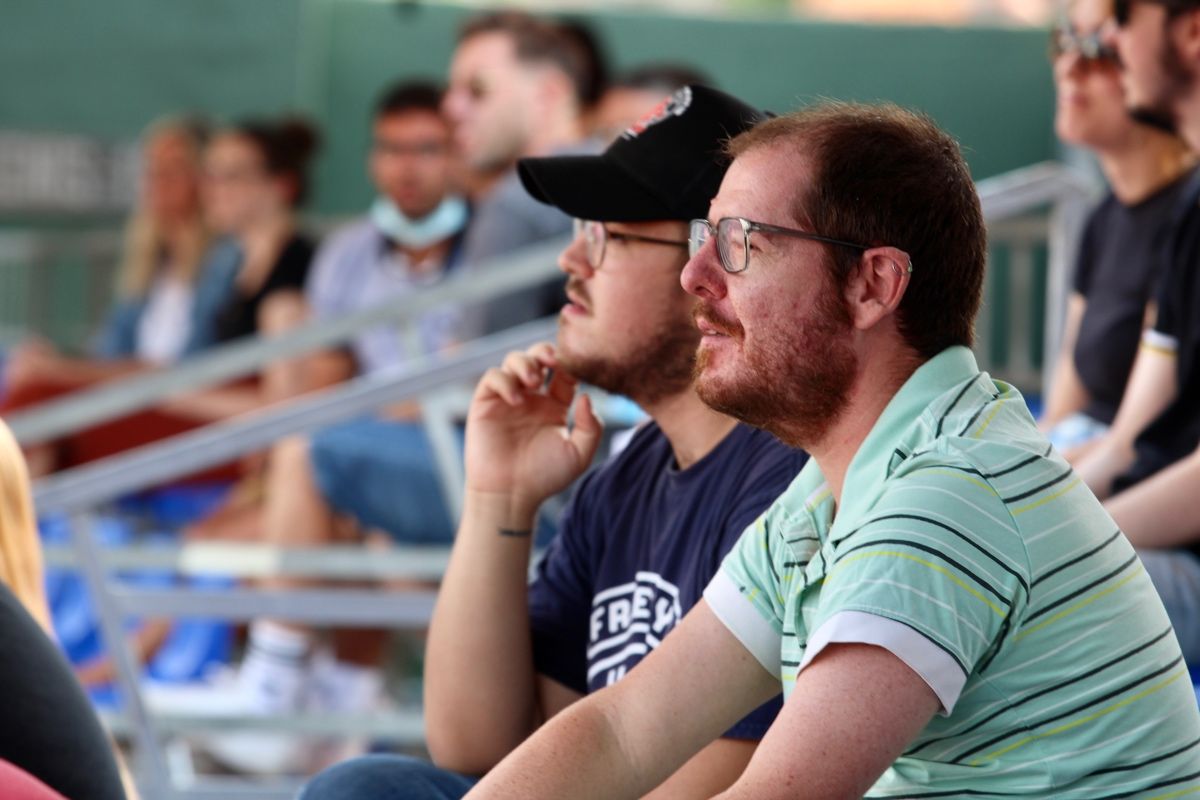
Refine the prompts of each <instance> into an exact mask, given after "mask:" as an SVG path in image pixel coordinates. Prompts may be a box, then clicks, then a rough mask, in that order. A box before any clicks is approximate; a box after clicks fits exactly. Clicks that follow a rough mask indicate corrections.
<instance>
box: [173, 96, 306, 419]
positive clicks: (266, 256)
mask: <svg viewBox="0 0 1200 800" xmlns="http://www.w3.org/2000/svg"><path fill="white" fill-rule="evenodd" d="M318 143H319V136H318V134H317V132H316V130H315V129H314V128H313V127H312V126H311V125H310V124H309V123H308V122H306V121H304V120H302V119H299V118H282V119H278V120H249V121H246V122H242V123H239V124H236V125H233V126H231V127H229V128H226V129H224V130H221V131H219V132H218V133H217V135H216V136H215V137H213V140H212V142H211V143H210V144H209V146H208V149H207V151H206V152H205V154H204V195H203V196H204V210H205V216H206V218H207V220H208V222H209V225H210V226H211V227H212V229H213V230H214V231H215V232H216V233H218V234H220V235H222V236H223V237H224V241H223V242H222V244H221V246H220V247H219V249H218V252H216V253H215V254H214V257H213V259H212V261H213V263H211V264H210V265H209V266H208V268H209V269H216V270H220V274H221V276H222V279H223V280H224V281H225V282H226V285H227V287H228V288H227V293H226V295H225V298H224V302H223V303H222V304H221V306H220V308H219V309H218V311H217V313H216V315H215V318H214V328H213V333H214V337H215V341H216V343H218V344H224V343H226V342H230V341H233V340H235V339H239V338H241V337H243V336H251V335H254V334H267V335H269V334H275V333H279V332H282V331H284V330H287V329H289V328H292V327H294V326H295V325H297V324H299V322H300V321H301V319H300V317H299V316H298V314H297V309H298V303H297V302H296V301H297V300H298V299H300V298H301V297H302V296H303V292H304V284H305V281H306V280H307V278H308V271H309V267H310V266H311V264H312V259H313V254H314V251H315V245H314V243H313V240H312V239H311V238H310V237H309V236H308V235H307V234H305V233H304V232H303V231H301V230H300V227H299V220H298V210H299V208H300V207H301V206H302V205H303V204H304V202H305V200H307V198H308V193H309V172H310V169H311V164H312V159H313V156H314V155H315V153H316V150H317V147H318ZM290 384H291V382H290V381H287V380H285V379H282V378H278V377H275V376H273V375H271V374H270V371H269V369H268V371H267V372H266V373H264V375H263V387H262V388H263V389H264V390H265V391H262V392H260V391H259V389H258V387H237V388H229V389H217V390H212V391H208V392H199V393H194V394H191V395H187V396H184V397H181V398H177V399H174V400H171V401H168V402H167V404H166V406H167V407H168V408H170V409H172V410H174V411H176V412H177V413H181V414H184V415H189V416H193V417H196V418H198V419H200V420H202V421H206V422H207V421H214V420H217V419H223V418H225V417H228V416H231V415H233V414H238V413H242V412H244V411H249V410H253V409H255V408H258V407H259V406H260V405H262V404H263V402H272V401H275V400H280V399H283V398H285V397H287V396H290V395H291V394H292V391H293V389H294V388H295V387H293V386H291V385H290Z"/></svg>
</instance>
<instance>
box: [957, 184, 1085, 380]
mask: <svg viewBox="0 0 1200 800" xmlns="http://www.w3.org/2000/svg"><path fill="white" fill-rule="evenodd" d="M1097 188H1098V187H1097V185H1096V183H1095V181H1093V180H1090V179H1089V178H1088V177H1087V176H1086V175H1085V174H1084V173H1082V172H1080V171H1079V170H1077V169H1074V168H1072V167H1068V166H1066V165H1064V164H1059V163H1056V162H1045V163H1042V164H1034V165H1032V166H1029V167H1025V168H1023V169H1018V170H1014V171H1012V172H1007V173H1005V174H1003V175H997V176H996V177H993V178H988V179H986V180H983V181H980V182H979V184H978V186H977V189H978V191H979V200H980V204H981V206H982V208H983V217H984V219H985V220H987V221H988V222H997V221H1000V220H1006V219H1010V218H1012V217H1014V216H1017V215H1020V214H1025V213H1027V212H1029V211H1032V210H1035V209H1039V208H1045V207H1046V206H1050V207H1051V211H1050V219H1049V223H1048V226H1047V230H1048V234H1047V239H1046V245H1047V253H1048V261H1049V263H1048V269H1047V270H1046V309H1045V323H1046V324H1045V325H1044V327H1043V332H1042V353H1044V354H1045V357H1044V358H1043V363H1042V381H1041V383H1042V391H1043V393H1045V392H1046V391H1048V390H1049V387H1050V384H1051V381H1052V380H1053V379H1054V374H1053V371H1054V366H1055V363H1056V361H1057V360H1056V359H1055V357H1054V354H1056V353H1057V352H1058V350H1059V347H1060V346H1061V344H1062V336H1063V320H1064V319H1065V317H1066V309H1067V295H1068V288H1067V285H1068V276H1069V275H1070V273H1071V270H1072V268H1073V267H1074V264H1075V259H1076V256H1077V253H1078V252H1079V240H1080V237H1081V236H1082V233H1083V226H1084V222H1085V220H1086V218H1087V212H1088V208H1089V207H1090V205H1091V202H1092V199H1093V198H1094V197H1095V195H1096V193H1097Z"/></svg>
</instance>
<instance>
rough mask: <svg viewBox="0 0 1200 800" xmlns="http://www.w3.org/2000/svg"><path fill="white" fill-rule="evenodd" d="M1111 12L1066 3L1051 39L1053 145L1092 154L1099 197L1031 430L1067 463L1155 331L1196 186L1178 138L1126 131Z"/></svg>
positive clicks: (1104, 0) (1150, 130)
mask: <svg viewBox="0 0 1200 800" xmlns="http://www.w3.org/2000/svg"><path fill="white" fill-rule="evenodd" d="M1111 15H1112V3H1111V0H1076V2H1073V3H1071V5H1070V6H1069V8H1068V11H1067V16H1066V19H1065V20H1064V21H1063V22H1062V24H1061V25H1060V26H1059V27H1057V28H1056V29H1055V30H1054V32H1053V34H1052V38H1051V57H1052V61H1053V66H1054V81H1055V85H1056V87H1057V90H1058V104H1057V107H1056V115H1055V128H1056V130H1057V132H1058V136H1059V138H1060V139H1062V141H1064V142H1066V143H1067V144H1070V145H1074V146H1076V147H1082V148H1085V149H1087V150H1089V151H1091V152H1093V153H1095V154H1096V156H1097V158H1098V159H1099V162H1100V167H1101V169H1102V170H1103V172H1104V176H1105V178H1106V179H1107V180H1108V184H1109V187H1110V188H1109V192H1108V194H1107V195H1106V196H1105V197H1104V199H1103V200H1102V201H1101V202H1100V205H1099V206H1097V207H1096V208H1095V209H1094V210H1093V211H1092V213H1091V216H1090V217H1089V219H1088V221H1087V225H1086V228H1085V229H1084V234H1083V241H1082V242H1081V243H1080V248H1079V259H1078V261H1077V263H1076V267H1075V277H1074V283H1073V291H1072V293H1071V296H1070V299H1069V301H1068V306H1067V318H1066V324H1065V327H1064V334H1063V346H1062V350H1061V352H1060V353H1059V357H1058V361H1057V366H1056V368H1055V372H1054V382H1053V384H1052V385H1051V389H1050V392H1049V394H1048V396H1047V398H1046V409H1045V414H1044V415H1043V417H1042V420H1041V425H1042V428H1043V429H1044V430H1046V431H1047V432H1048V436H1049V438H1050V441H1051V443H1053V444H1054V445H1055V446H1056V447H1058V448H1059V449H1060V450H1062V451H1063V452H1065V453H1067V454H1068V455H1069V456H1071V457H1078V456H1079V455H1081V454H1082V453H1081V448H1085V447H1086V446H1087V444H1088V443H1089V442H1094V441H1095V440H1096V439H1097V438H1098V437H1099V436H1101V435H1102V434H1103V433H1104V432H1105V431H1106V430H1107V429H1108V427H1109V426H1110V425H1111V424H1112V421H1113V418H1114V417H1115V416H1116V413H1117V407H1118V406H1119V405H1120V402H1121V396H1122V394H1123V393H1124V391H1125V384H1126V382H1127V381H1128V379H1129V373H1130V370H1131V369H1132V368H1133V361H1134V357H1135V356H1136V355H1137V350H1138V342H1139V340H1140V339H1141V335H1142V328H1143V327H1146V326H1148V325H1150V324H1151V323H1152V322H1153V320H1154V294H1155V291H1156V289H1157V287H1158V281H1159V277H1160V275H1161V272H1162V265H1163V261H1164V257H1165V253H1164V252H1163V251H1164V245H1165V244H1166V239H1167V237H1168V236H1169V234H1170V233H1171V222H1172V216H1171V211H1172V209H1173V208H1174V206H1175V205H1176V204H1177V203H1178V202H1179V200H1180V196H1181V195H1182V193H1183V191H1184V189H1185V188H1186V186H1187V185H1188V180H1189V179H1190V178H1191V176H1192V175H1193V174H1195V169H1194V167H1195V163H1196V158H1195V156H1194V155H1193V154H1192V152H1191V151H1190V150H1189V149H1188V146H1187V144H1186V143H1185V142H1184V141H1183V140H1182V139H1180V138H1179V137H1178V136H1177V135H1173V134H1171V133H1168V132H1166V131H1163V130H1161V129H1160V128H1158V127H1155V126H1152V125H1148V124H1145V123H1143V122H1138V121H1136V120H1134V119H1132V118H1131V117H1130V116H1129V114H1128V113H1127V111H1126V109H1125V94H1124V91H1123V90H1122V88H1121V67H1120V61H1119V59H1118V57H1117V52H1116V50H1115V49H1114V48H1112V47H1111V46H1110V45H1108V44H1106V43H1105V42H1104V41H1103V40H1102V38H1101V29H1102V27H1103V26H1104V24H1105V23H1106V22H1107V21H1108V20H1109V18H1110V17H1111Z"/></svg>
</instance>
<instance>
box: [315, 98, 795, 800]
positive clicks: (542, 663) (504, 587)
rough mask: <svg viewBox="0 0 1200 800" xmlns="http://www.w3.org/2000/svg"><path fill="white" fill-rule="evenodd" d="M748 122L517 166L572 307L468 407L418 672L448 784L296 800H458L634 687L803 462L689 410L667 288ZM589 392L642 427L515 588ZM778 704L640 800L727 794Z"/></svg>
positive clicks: (681, 332)
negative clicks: (562, 218)
mask: <svg viewBox="0 0 1200 800" xmlns="http://www.w3.org/2000/svg"><path fill="white" fill-rule="evenodd" d="M761 119H762V115H761V114H759V113H758V112H756V111H755V110H754V109H752V108H750V107H749V106H746V105H744V104H743V103H741V102H739V101H737V100H735V99H734V98H732V97H729V96H728V95H725V94H722V93H721V92H718V91H715V90H712V89H707V88H705V87H701V86H689V87H684V88H683V89H680V90H679V91H678V92H676V93H675V94H674V95H672V96H671V97H670V98H668V99H666V100H664V101H663V102H662V103H661V104H660V105H659V107H658V108H657V109H655V110H654V111H653V112H651V114H650V115H649V116H648V117H647V118H646V119H643V120H642V121H641V122H639V123H638V124H636V125H634V126H633V127H632V128H630V129H629V130H627V131H626V132H625V133H624V134H622V135H621V136H620V137H619V138H618V139H617V140H616V142H614V143H613V144H612V145H611V146H610V147H609V148H608V150H606V151H605V152H604V153H603V154H602V155H600V156H560V157H551V158H537V159H526V160H523V161H522V162H521V163H520V171H521V178H522V180H523V182H524V184H525V186H526V188H527V189H528V190H529V192H530V193H531V194H532V195H533V196H534V197H536V198H537V199H539V200H541V201H542V202H546V203H550V204H553V205H555V206H557V207H558V208H561V209H562V210H563V211H564V212H566V213H567V214H569V215H571V216H573V217H575V218H576V220H577V221H576V236H575V240H574V242H573V243H572V244H571V245H570V246H569V247H568V248H567V249H566V250H564V251H563V253H562V255H561V256H560V258H559V264H560V265H561V267H562V269H563V271H564V272H565V273H566V274H567V278H568V280H567V297H568V301H569V302H568V303H567V304H566V306H565V307H564V308H563V310H562V314H561V316H560V318H559V330H558V342H557V346H555V345H550V344H542V345H538V346H536V347H533V348H531V349H530V350H528V351H526V352H521V353H512V354H510V355H509V356H508V358H507V359H505V362H504V364H503V365H502V366H500V367H498V368H496V369H493V370H490V371H489V372H488V373H487V374H486V375H485V376H484V377H483V379H482V380H481V381H480V383H479V386H478V388H477V389H476V392H475V397H474V399H473V401H472V403H471V409H470V413H469V416H468V419H467V434H466V478H467V480H466V495H465V503H464V508H463V519H462V523H461V525H460V526H459V530H458V535H457V538H456V540H455V543H454V550H453V553H452V555H451V559H450V565H449V567H448V569H447V570H446V576H445V580H444V581H443V583H442V588H441V591H440V593H439V597H438V603H437V608H436V610H435V613H434V617H433V622H432V625H431V627H430V633H429V644H428V648H427V652H426V661H425V725H426V735H427V739H428V744H429V751H430V753H431V754H432V755H433V758H434V761H435V762H437V764H438V766H439V767H441V769H439V768H435V767H433V766H432V765H429V764H425V763H423V762H420V761H417V760H415V759H406V758H398V757H385V756H377V757H369V758H366V759H359V760H357V761H352V762H348V763H346V764H343V765H341V766H339V767H335V768H334V769H332V770H330V771H328V772H326V773H324V774H323V775H320V776H318V777H317V778H316V779H314V780H313V781H312V782H311V783H310V784H309V786H308V787H307V788H306V789H305V793H304V795H303V797H304V798H305V800H322V799H323V798H330V799H332V798H354V797H362V798H371V800H390V799H391V798H397V800H399V798H404V799H405V800H418V799H420V800H426V798H438V799H439V800H446V799H447V798H458V797H461V796H462V795H463V794H465V793H466V792H467V791H468V790H469V789H470V787H471V786H472V785H473V784H474V782H475V780H476V779H475V778H474V777H471V776H478V775H480V774H482V773H484V772H486V771H487V770H489V769H491V768H492V767H493V766H494V765H495V764H496V763H497V762H499V761H500V760H501V759H502V758H504V756H505V755H507V754H508V752H509V751H511V750H512V749H513V748H515V747H517V746H518V745H519V744H520V743H521V742H522V741H523V740H524V739H525V738H526V737H527V736H529V734H531V733H532V732H533V731H534V730H535V729H536V728H537V727H538V726H539V725H541V724H542V722H543V721H545V720H547V719H550V718H552V717H554V716H555V715H556V714H558V713H559V712H561V711H562V710H563V709H564V708H566V707H568V706H569V705H571V704H572V703H575V702H576V701H578V700H579V699H580V698H581V697H583V696H584V695H585V694H588V693H591V692H595V691H597V690H599V689H602V688H604V687H606V686H611V685H615V684H617V683H618V681H621V680H623V679H625V677H626V675H627V673H628V674H636V672H637V670H636V669H635V667H636V666H637V665H638V663H639V662H640V661H641V660H642V659H643V658H644V657H645V656H646V654H647V653H648V652H650V651H652V650H653V649H654V648H656V647H657V646H659V643H660V642H661V641H663V639H664V637H667V634H668V633H670V631H671V630H672V629H673V628H674V627H675V625H676V623H677V622H678V621H679V620H680V619H681V618H682V617H683V615H684V613H685V612H686V611H687V610H688V609H690V608H691V607H692V606H693V605H694V604H695V603H696V602H697V601H698V600H699V599H700V596H701V593H702V592H703V590H704V587H705V585H707V583H708V582H709V580H710V579H711V578H712V575H713V574H714V573H715V572H716V570H717V568H718V566H719V565H720V562H721V558H722V557H723V556H724V554H725V553H727V552H728V550H729V548H730V546H731V545H732V544H733V542H734V541H735V540H736V539H737V537H738V535H739V534H740V533H741V531H742V530H743V529H744V528H745V526H746V525H748V524H749V523H750V522H751V521H753V520H754V518H755V517H757V516H758V515H759V514H760V513H761V512H762V511H763V510H764V509H765V508H766V507H767V506H768V505H769V504H770V502H771V501H772V500H773V499H774V498H775V497H776V496H778V495H779V493H780V492H782V491H783V490H784V489H785V488H786V487H787V485H788V483H789V482H790V481H791V479H792V478H793V477H794V476H795V474H796V473H797V472H798V471H799V469H800V467H801V466H802V465H803V463H804V461H805V456H804V454H803V453H801V452H799V451H796V450H793V449H791V448H788V447H786V446H784V445H782V444H780V442H779V441H778V440H777V439H775V438H774V437H772V436H771V435H770V434H768V433H764V432H763V431H758V430H755V429H754V428H751V427H749V426H746V425H740V424H738V423H737V422H736V421H735V420H733V419H731V418H730V417H727V416H725V415H723V414H720V413H718V412H715V411H713V410H712V409H710V408H708V407H707V406H706V405H705V404H704V403H702V402H701V401H700V399H699V398H698V397H696V394H695V392H694V391H693V390H692V368H693V362H694V355H695V352H696V345H697V343H698V342H699V339H700V336H699V333H698V332H697V330H696V328H695V326H694V325H693V324H692V320H691V314H690V310H691V299H690V298H689V297H688V295H687V294H686V293H685V292H684V291H683V289H682V288H681V287H680V284H679V275H680V272H681V270H682V269H683V266H684V263H685V262H686V260H687V241H688V238H687V233H688V222H687V221H688V220H689V219H691V218H692V217H694V216H696V215H697V214H703V213H704V212H705V210H706V209H707V207H708V200H709V198H711V197H712V195H713V194H714V193H715V192H716V190H717V188H718V186H719V185H720V181H721V176H722V175H723V174H724V172H725V168H726V166H727V165H728V157H727V156H724V155H723V154H722V145H723V143H724V141H725V140H726V139H727V138H728V137H729V136H731V135H735V134H737V133H740V132H742V131H744V130H746V129H748V128H750V127H751V126H753V125H754V124H756V123H757V122H758V121H760V120H761ZM581 382H585V383H589V384H592V385H595V386H599V387H601V388H603V389H606V390H607V391H609V392H614V393H618V394H623V395H626V396H628V397H630V398H632V399H633V400H635V401H636V402H637V403H638V404H639V405H640V406H641V407H642V408H643V409H644V410H645V411H646V412H647V414H649V416H650V420H649V421H648V422H647V423H646V424H645V425H643V426H641V427H640V428H639V429H638V430H637V432H636V433H635V434H634V436H633V439H632V441H630V443H629V444H628V446H627V447H626V448H625V449H624V450H622V451H621V452H620V453H619V454H618V455H616V456H615V457H613V458H612V459H610V460H609V461H608V462H607V463H605V464H604V465H603V466H601V467H600V468H599V469H597V470H596V471H594V472H592V473H591V474H590V475H588V476H587V477H586V478H584V480H583V482H582V483H581V484H580V486H579V487H578V489H577V490H576V492H575V494H574V496H573V498H572V500H571V503H570V505H569V506H568V507H567V509H566V511H565V513H564V514H563V517H562V521H561V523H560V526H559V533H558V536H557V538H556V539H555V540H554V541H553V543H552V544H551V545H550V547H549V549H548V550H547V552H546V554H545V557H544V558H543V559H542V560H541V562H540V563H539V565H538V569H537V575H536V578H535V580H534V581H533V583H532V585H529V586H527V574H528V570H529V557H530V549H531V535H532V531H533V528H534V518H535V515H536V513H537V509H538V506H539V505H541V503H542V502H543V501H544V500H545V499H547V498H549V497H550V496H552V495H554V494H556V493H557V492H559V491H561V490H562V489H564V488H565V487H566V486H567V485H569V484H570V483H571V482H572V481H573V480H575V479H576V478H577V477H579V476H580V475H581V474H582V473H583V471H584V470H585V469H586V468H587V466H588V465H589V464H590V463H591V461H592V458H593V455H594V454H595V452H596V448H597V445H598V443H599V438H600V423H599V421H598V420H597V419H596V417H595V415H594V414H593V412H592V407H591V404H590V402H589V400H588V398H587V396H586V395H583V396H581V397H580V398H579V400H578V402H575V403H574V424H573V426H572V427H571V428H570V429H568V427H567V423H568V413H569V412H570V411H571V406H572V403H573V401H574V400H575V397H576V394H577V387H578V386H579V384H580V383H581ZM668 640H669V637H668ZM777 693H778V692H777V691H776V692H774V693H771V694H770V695H766V696H764V697H763V698H761V700H760V701H759V702H758V703H755V705H754V707H751V708H747V709H746V712H745V713H744V714H741V715H739V717H738V719H731V720H730V722H729V725H726V726H725V727H724V728H723V729H722V730H720V731H714V732H713V735H712V736H711V737H709V741H708V742H705V743H704V746H703V747H702V748H698V750H699V752H698V753H697V754H695V755H694V756H693V757H692V758H691V759H689V760H688V762H687V763H686V764H680V765H679V768H678V769H677V770H673V771H672V772H673V774H670V775H667V774H664V775H662V776H661V779H660V780H659V781H657V782H656V785H657V786H658V788H657V789H656V790H654V791H650V790H653V789H654V787H647V791H648V792H649V794H650V795H651V796H653V797H660V798H706V797H710V796H712V795H713V794H715V793H717V792H720V791H722V790H724V789H725V788H726V787H728V786H729V785H730V784H731V783H733V781H734V780H736V778H737V776H738V775H739V774H741V772H742V770H743V769H744V768H745V766H746V764H747V763H748V762H749V760H750V757H751V755H752V754H753V752H754V748H755V746H756V745H757V744H758V739H759V738H761V736H762V734H763V733H764V732H765V731H766V729H767V728H768V727H769V726H770V724H771V721H772V720H773V719H774V715H775V712H776V711H777V709H778V701H777V700H773V699H772V696H773V695H775V694H777ZM760 704H765V705H762V706H761V707H759V706H760ZM662 722H663V723H664V724H666V723H668V720H665V719H664V720H662ZM451 770H453V771H451Z"/></svg>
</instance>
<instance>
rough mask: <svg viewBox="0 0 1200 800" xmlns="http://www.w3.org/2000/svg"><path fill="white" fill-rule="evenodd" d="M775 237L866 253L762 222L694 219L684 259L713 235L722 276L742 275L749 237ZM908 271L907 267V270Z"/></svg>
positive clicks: (861, 246)
mask: <svg viewBox="0 0 1200 800" xmlns="http://www.w3.org/2000/svg"><path fill="white" fill-rule="evenodd" d="M756 231H758V232H761V233H778V234H781V235H783V236H794V237H795V238H797V239H811V240H812V241H814V242H824V243H825V244H832V245H837V246H838V247H849V248H851V249H854V250H869V249H870V248H869V247H868V246H867V245H865V244H855V243H854V242H844V241H842V240H841V239H831V238H829V237H828V236H819V235H817V234H815V233H809V232H808V231H800V230H796V229H795V228H782V227H780V226H778V225H768V224H766V223H765V222H751V221H750V220H748V219H744V218H742V217H722V218H721V219H719V220H717V224H716V226H715V228H714V226H713V224H712V223H711V222H709V221H708V220H706V219H694V220H692V222H691V225H690V227H689V229H688V255H690V256H693V257H694V256H695V255H696V253H698V252H700V248H702V247H704V243H705V242H707V241H708V239H709V237H710V236H712V235H713V233H714V232H715V233H716V236H717V253H718V255H720V257H721V266H722V267H723V268H724V269H725V271H726V272H734V273H736V272H744V271H745V269H746V267H748V266H750V234H752V233H754V232H756ZM909 269H910V271H911V267H910V268H909Z"/></svg>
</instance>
